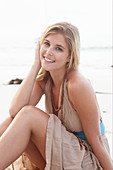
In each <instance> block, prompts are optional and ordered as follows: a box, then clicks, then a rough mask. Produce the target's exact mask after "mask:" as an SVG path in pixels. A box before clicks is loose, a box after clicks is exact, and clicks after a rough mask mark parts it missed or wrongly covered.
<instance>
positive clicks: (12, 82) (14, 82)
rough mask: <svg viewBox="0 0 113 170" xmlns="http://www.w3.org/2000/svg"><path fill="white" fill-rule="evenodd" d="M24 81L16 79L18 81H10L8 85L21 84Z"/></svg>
mask: <svg viewBox="0 0 113 170" xmlns="http://www.w3.org/2000/svg"><path fill="white" fill-rule="evenodd" d="M22 81H23V79H19V78H16V79H13V80H10V81H9V83H8V84H9V85H10V84H21V82H22Z"/></svg>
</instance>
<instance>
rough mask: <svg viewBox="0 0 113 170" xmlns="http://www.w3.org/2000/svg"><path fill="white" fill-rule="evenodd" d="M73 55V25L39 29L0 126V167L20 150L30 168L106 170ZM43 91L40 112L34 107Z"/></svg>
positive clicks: (91, 99)
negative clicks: (31, 59)
mask: <svg viewBox="0 0 113 170" xmlns="http://www.w3.org/2000/svg"><path fill="white" fill-rule="evenodd" d="M79 57H80V39H79V33H78V29H77V28H76V27H75V26H73V25H71V24H69V23H65V22H61V23H57V24H54V25H52V26H50V27H48V28H47V30H46V31H45V32H44V33H43V35H42V37H41V39H40V43H38V44H37V47H36V52H35V60H34V63H33V65H32V67H31V70H30V72H29V74H28V76H27V77H26V78H25V80H24V81H23V82H22V84H21V85H20V87H19V89H18V91H17V93H16V94H15V96H14V98H13V100H12V104H11V108H10V111H9V113H10V118H8V119H7V120H5V121H4V122H3V123H2V125H1V128H0V131H1V137H0V170H3V169H5V168H6V167H7V166H8V165H10V164H11V163H12V162H14V161H15V160H16V159H17V158H18V157H19V156H20V155H22V154H23V152H24V153H25V155H27V157H28V158H29V160H30V161H31V162H32V163H31V164H32V165H34V169H35V168H36V167H37V169H38V168H39V169H41V170H42V169H44V168H45V169H47V170H50V169H52V170H63V169H68V170H82V169H83V170H97V169H98V170H99V169H104V170H112V160H111V158H110V154H109V147H108V142H107V139H106V137H105V134H104V132H105V129H104V124H103V121H102V118H101V114H100V111H99V108H98V104H97V100H96V97H95V93H94V91H93V89H92V87H91V85H90V83H89V82H88V81H87V80H86V78H84V77H83V76H82V75H81V74H80V73H79V71H78V65H79ZM40 69H41V70H40ZM37 75H38V77H37ZM36 77H37V78H36ZM43 94H45V108H46V111H45V112H44V111H42V110H40V109H38V108H36V107H35V106H36V104H37V103H38V102H39V100H40V99H41V97H42V95H43ZM7 127H8V128H7ZM3 132H4V133H3ZM2 134H3V135H2ZM25 166H26V165H25V162H24V168H25ZM28 169H30V168H28Z"/></svg>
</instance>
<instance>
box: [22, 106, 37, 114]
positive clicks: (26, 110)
mask: <svg viewBox="0 0 113 170" xmlns="http://www.w3.org/2000/svg"><path fill="white" fill-rule="evenodd" d="M34 109H35V107H34V106H32V105H26V106H24V107H23V108H22V109H21V110H20V111H19V115H22V116H24V115H25V116H26V115H27V116H28V115H30V114H32V112H33V110H34Z"/></svg>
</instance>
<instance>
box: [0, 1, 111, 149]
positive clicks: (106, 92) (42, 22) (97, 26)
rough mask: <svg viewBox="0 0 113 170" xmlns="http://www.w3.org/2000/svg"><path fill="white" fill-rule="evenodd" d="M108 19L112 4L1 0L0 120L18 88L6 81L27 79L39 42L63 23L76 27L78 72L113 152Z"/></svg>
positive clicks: (109, 30) (106, 2)
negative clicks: (97, 107) (50, 28)
mask: <svg viewBox="0 0 113 170" xmlns="http://www.w3.org/2000/svg"><path fill="white" fill-rule="evenodd" d="M112 19H113V18H112V0H10V1H9V0H0V121H2V120H3V119H4V118H5V117H6V116H7V115H8V108H9V105H10V101H11V98H12V96H13V95H14V93H15V92H16V90H17V88H18V85H7V83H8V82H9V81H10V80H11V79H15V78H22V79H23V78H24V77H25V76H26V75H27V73H28V71H29V69H30V67H31V64H32V62H33V59H34V48H35V45H36V41H37V38H38V37H40V36H41V34H42V33H43V31H44V30H45V29H46V27H47V26H49V25H51V24H54V23H56V22H61V21H67V22H69V23H72V24H74V25H75V26H77V27H78V29H79V32H80V38H81V60H80V71H81V72H82V73H83V74H84V75H85V76H86V77H87V78H88V79H90V81H91V83H92V86H93V87H94V89H95V92H96V95H97V99H98V102H99V105H100V110H101V113H102V117H103V119H104V122H105V126H106V135H107V136H108V139H109V144H110V149H111V152H112V133H113V130H112V69H113V62H112V61H113V60H112V49H113V44H112V28H113V27H112ZM40 107H43V104H42V103H40Z"/></svg>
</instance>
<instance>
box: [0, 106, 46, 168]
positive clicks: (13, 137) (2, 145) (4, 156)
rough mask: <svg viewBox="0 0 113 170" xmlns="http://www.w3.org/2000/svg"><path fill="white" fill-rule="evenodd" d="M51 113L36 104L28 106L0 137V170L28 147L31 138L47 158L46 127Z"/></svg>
mask: <svg viewBox="0 0 113 170" xmlns="http://www.w3.org/2000/svg"><path fill="white" fill-rule="evenodd" d="M48 119H49V115H47V114H46V113H45V112H43V111H41V110H39V109H37V108H36V107H34V106H26V107H24V108H23V109H21V111H20V112H19V113H18V115H17V116H16V117H15V118H14V120H13V122H12V123H11V124H10V126H9V127H8V128H7V130H6V131H5V132H4V134H3V135H2V136H1V138H0V170H4V169H5V168H6V167H7V166H9V165H10V164H11V163H12V162H13V161H15V160H16V159H17V158H18V157H19V156H20V155H21V154H22V153H23V152H24V151H25V150H26V148H27V146H28V144H29V142H30V140H31V141H32V142H33V143H34V144H35V146H36V147H37V148H38V150H39V152H40V153H41V155H42V157H43V159H44V160H45V143H46V129H47V123H48Z"/></svg>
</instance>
